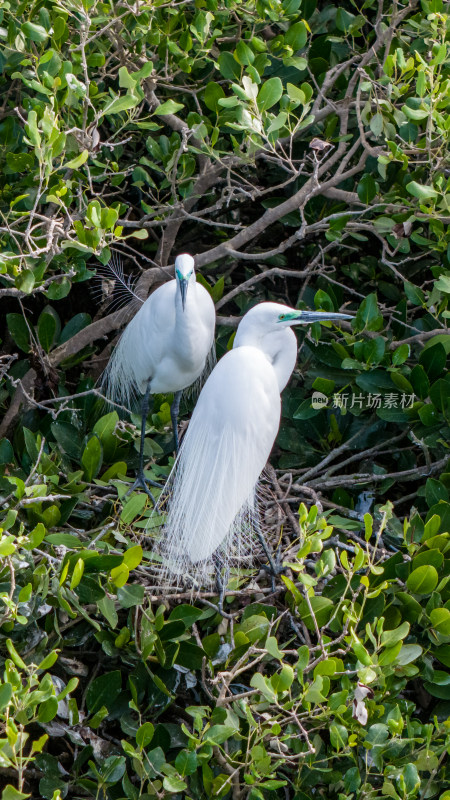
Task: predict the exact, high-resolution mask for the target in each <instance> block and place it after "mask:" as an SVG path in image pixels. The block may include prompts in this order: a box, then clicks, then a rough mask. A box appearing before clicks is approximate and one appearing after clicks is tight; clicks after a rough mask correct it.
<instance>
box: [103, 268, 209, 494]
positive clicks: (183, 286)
mask: <svg viewBox="0 0 450 800" xmlns="http://www.w3.org/2000/svg"><path fill="white" fill-rule="evenodd" d="M175 275H176V277H175V280H172V281H169V282H168V283H165V284H163V285H162V286H160V287H159V288H158V289H156V291H154V292H153V293H152V294H151V295H150V296H149V297H148V299H147V300H146V301H145V303H143V305H142V306H141V308H140V309H139V311H138V312H137V314H136V315H135V316H134V317H133V319H132V320H131V322H130V323H129V324H128V325H127V327H126V328H125V331H124V332H123V334H122V336H121V338H120V341H119V343H118V345H117V347H116V348H115V350H114V353H113V355H112V357H111V360H110V363H109V365H108V368H107V372H106V390H107V393H108V395H109V396H110V397H111V398H112V399H114V400H116V401H118V402H122V403H124V404H125V405H126V406H127V407H128V408H129V407H130V406H131V403H132V401H133V399H134V397H136V396H139V395H142V396H143V403H142V416H143V425H142V434H141V464H140V472H141V473H142V456H143V436H144V434H145V419H146V417H147V413H148V403H149V396H150V394H159V393H161V394H166V393H169V392H170V393H173V394H174V395H175V398H174V403H173V405H172V409H171V412H172V422H173V425H174V436H175V445H176V449H177V450H178V435H177V416H178V409H179V402H180V396H181V392H182V391H183V389H186V388H187V387H189V386H191V384H193V383H194V382H195V381H196V380H197V379H198V378H199V377H200V376H201V374H202V372H203V371H204V369H205V366H206V364H207V360H208V357H209V355H210V352H211V348H212V346H213V342H214V327H215V309H214V303H213V301H212V299H211V297H210V295H209V293H208V292H207V291H206V289H205V288H204V287H203V286H201V285H200V284H199V283H197V281H196V279H195V272H194V260H193V258H192V257H191V256H189V255H187V254H184V255H180V256H178V257H177V259H176V261H175ZM139 477H140V480H139V483H140V484H141V485H143V482H142V475H140V476H139Z"/></svg>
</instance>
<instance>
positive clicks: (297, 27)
mask: <svg viewBox="0 0 450 800" xmlns="http://www.w3.org/2000/svg"><path fill="white" fill-rule="evenodd" d="M307 39H308V32H307V30H306V25H305V23H304V22H295V23H294V24H293V25H290V26H289V28H288V30H287V31H286V33H285V34H284V41H285V42H286V44H288V45H289V47H292V50H293V51H294V53H296V52H297V50H301V49H302V48H303V47H304V46H305V44H306V41H307Z"/></svg>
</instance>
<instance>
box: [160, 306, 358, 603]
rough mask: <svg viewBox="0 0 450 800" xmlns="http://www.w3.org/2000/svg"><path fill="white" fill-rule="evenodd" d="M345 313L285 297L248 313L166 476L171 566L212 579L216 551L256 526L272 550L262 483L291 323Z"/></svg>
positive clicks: (223, 553)
mask: <svg viewBox="0 0 450 800" xmlns="http://www.w3.org/2000/svg"><path fill="white" fill-rule="evenodd" d="M343 319H352V317H351V315H349V314H339V313H330V314H328V313H327V312H314V311H313V312H312V311H298V310H295V309H292V308H289V306H284V305H281V304H278V303H260V304H259V305H257V306H254V307H253V308H252V309H250V311H248V312H247V314H245V316H244V317H243V318H242V320H241V322H240V324H239V327H238V329H237V333H236V337H235V340H234V345H233V349H232V350H231V351H230V352H228V353H227V354H226V355H225V356H224V357H223V358H222V359H221V360H220V361H219V363H218V364H217V366H216V367H215V368H214V370H213V371H212V373H211V375H210V376H209V378H208V380H207V381H206V383H205V386H204V387H203V389H202V392H201V394H200V397H199V399H198V402H197V405H196V406H195V409H194V412H193V415H192V418H191V421H190V424H189V428H188V430H187V433H186V435H185V437H184V439H183V442H182V444H181V449H180V453H179V455H178V457H177V460H176V462H175V465H174V468H173V470H172V473H171V475H170V477H169V480H168V483H167V487H168V491H167V501H166V506H167V517H166V521H165V525H164V528H163V532H162V540H161V541H162V545H161V547H162V552H163V556H164V561H165V565H166V567H165V568H166V570H167V572H168V573H169V574H170V573H172V574H173V573H175V574H177V575H183V574H187V575H190V576H192V577H193V578H194V580H195V581H196V582H197V584H198V583H200V582H201V581H202V580H203V581H205V580H206V581H208V580H210V579H211V557H212V560H213V561H219V562H222V563H223V562H225V563H226V561H227V555H229V554H230V553H231V552H236V551H237V552H239V547H240V545H241V544H242V540H245V539H246V538H248V536H250V537H252V536H254V534H255V533H256V535H257V536H258V537H259V538H260V540H261V543H262V544H263V546H264V549H265V550H266V553H268V551H267V549H266V546H265V544H264V540H263V538H262V535H261V533H260V528H259V525H258V521H257V513H256V512H257V508H256V487H257V483H258V479H259V476H260V474H261V472H262V470H263V468H264V466H265V464H266V462H267V460H268V457H269V455H270V451H271V449H272V446H273V443H274V441H275V437H276V435H277V432H278V428H279V424H280V415H281V398H280V392H281V391H282V390H283V389H284V387H285V386H286V384H287V382H288V380H289V378H290V376H291V373H292V371H293V369H294V366H295V363H296V360H297V338H296V336H295V333H294V331H292V330H291V326H292V325H307V324H309V323H312V322H317V321H334V320H343ZM250 541H251V539H250ZM269 561H270V563H271V567H272V568H273V561H272V560H271V559H270V557H269ZM218 585H219V588H220V580H218Z"/></svg>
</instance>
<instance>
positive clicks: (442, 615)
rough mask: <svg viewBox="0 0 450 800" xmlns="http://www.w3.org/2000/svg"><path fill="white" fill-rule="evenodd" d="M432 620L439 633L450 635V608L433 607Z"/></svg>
mask: <svg viewBox="0 0 450 800" xmlns="http://www.w3.org/2000/svg"><path fill="white" fill-rule="evenodd" d="M430 622H431V624H432V626H433V628H434V629H435V631H437V632H438V633H442V634H443V635H444V636H450V611H449V610H448V608H433V610H432V611H430Z"/></svg>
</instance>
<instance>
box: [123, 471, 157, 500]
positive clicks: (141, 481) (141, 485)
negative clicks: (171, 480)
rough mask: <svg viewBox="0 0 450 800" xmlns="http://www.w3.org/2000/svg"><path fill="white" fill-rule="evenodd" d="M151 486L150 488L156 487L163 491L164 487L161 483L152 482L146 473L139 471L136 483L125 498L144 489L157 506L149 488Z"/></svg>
mask: <svg viewBox="0 0 450 800" xmlns="http://www.w3.org/2000/svg"><path fill="white" fill-rule="evenodd" d="M149 485H150V486H154V487H155V488H156V489H162V488H163V486H162V485H161V484H160V483H157V482H156V481H152V480H150V478H146V477H145V475H144V473H143V472H142V471H139V472H138V473H137V476H136V480H135V482H134V483H133V485H132V487H131V488H130V489H128V492H127V493H126V495H125V497H127V496H128V495H129V494H131V492H134V491H135V490H136V489H143V490H144V492H145V493H146V494H148V496H149V498H150V500H151V501H152V503H153V505H154V506H156V500H155V498H154V497H153V494H152V493H151V491H150V489H149V488H148V487H149Z"/></svg>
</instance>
